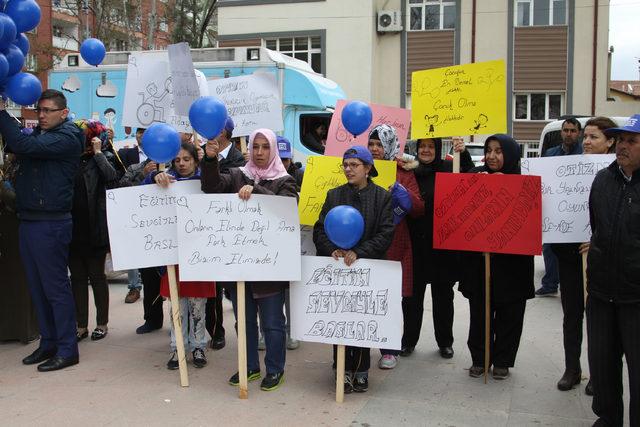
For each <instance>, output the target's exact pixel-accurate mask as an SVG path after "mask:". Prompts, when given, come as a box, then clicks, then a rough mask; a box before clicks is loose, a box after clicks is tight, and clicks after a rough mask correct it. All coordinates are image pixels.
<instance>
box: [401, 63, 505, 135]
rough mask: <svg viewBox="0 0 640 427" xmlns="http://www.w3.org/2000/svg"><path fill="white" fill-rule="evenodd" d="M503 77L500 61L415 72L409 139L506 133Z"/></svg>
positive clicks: (503, 70) (412, 80) (412, 84)
mask: <svg viewBox="0 0 640 427" xmlns="http://www.w3.org/2000/svg"><path fill="white" fill-rule="evenodd" d="M505 76H506V67H505V62H504V61H502V60H500V61H488V62H478V63H474V64H466V65H456V66H453V67H445V68H435V69H432V70H423V71H416V72H414V73H413V74H412V76H411V138H413V139H418V138H434V137H446V136H456V135H475V134H492V133H498V132H505V131H506V129H507V80H506V77H505Z"/></svg>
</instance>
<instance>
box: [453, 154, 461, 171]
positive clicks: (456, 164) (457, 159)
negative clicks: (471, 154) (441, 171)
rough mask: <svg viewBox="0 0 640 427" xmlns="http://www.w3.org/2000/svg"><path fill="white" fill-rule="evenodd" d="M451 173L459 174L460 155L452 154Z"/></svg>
mask: <svg viewBox="0 0 640 427" xmlns="http://www.w3.org/2000/svg"><path fill="white" fill-rule="evenodd" d="M453 173H460V153H458V152H457V151H454V152H453Z"/></svg>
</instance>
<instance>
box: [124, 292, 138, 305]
mask: <svg viewBox="0 0 640 427" xmlns="http://www.w3.org/2000/svg"><path fill="white" fill-rule="evenodd" d="M139 299H140V289H129V293H128V294H127V296H126V297H124V302H125V303H127V304H133V303H134V302H136V301H138V300H139Z"/></svg>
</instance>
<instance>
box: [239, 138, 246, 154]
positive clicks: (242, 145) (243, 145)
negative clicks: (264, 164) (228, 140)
mask: <svg viewBox="0 0 640 427" xmlns="http://www.w3.org/2000/svg"><path fill="white" fill-rule="evenodd" d="M240 151H241V152H242V154H245V153H246V152H247V137H246V136H241V137H240Z"/></svg>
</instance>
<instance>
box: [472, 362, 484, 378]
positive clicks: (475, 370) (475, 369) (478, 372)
mask: <svg viewBox="0 0 640 427" xmlns="http://www.w3.org/2000/svg"><path fill="white" fill-rule="evenodd" d="M483 375H484V366H476V365H473V366H472V367H470V368H469V376H470V377H472V378H480V377H481V376H483Z"/></svg>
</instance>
